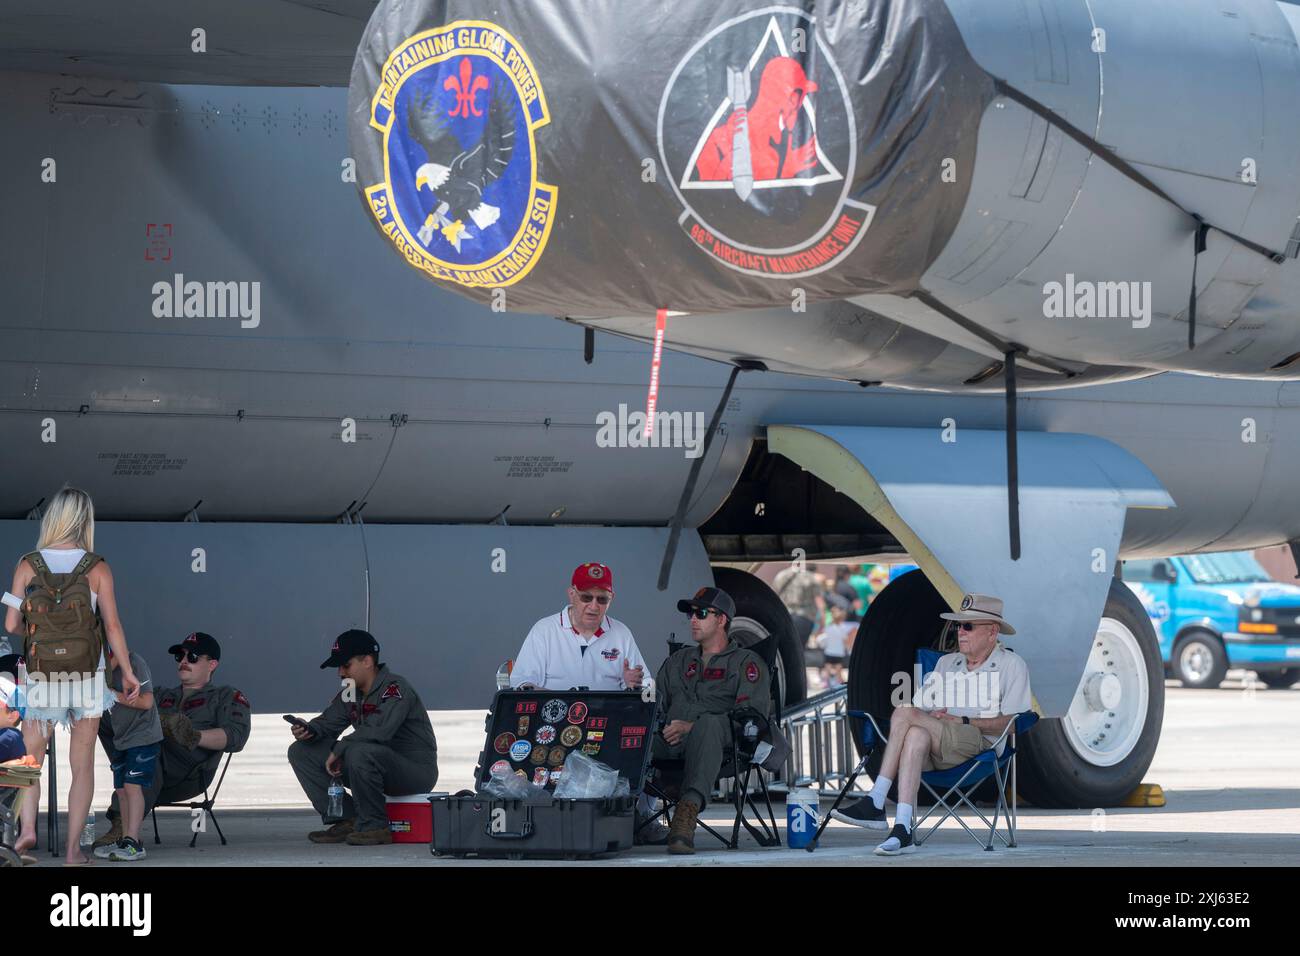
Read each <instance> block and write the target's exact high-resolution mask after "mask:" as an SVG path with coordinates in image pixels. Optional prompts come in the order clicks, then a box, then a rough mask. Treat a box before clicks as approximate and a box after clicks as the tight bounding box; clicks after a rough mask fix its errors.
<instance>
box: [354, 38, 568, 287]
mask: <svg viewBox="0 0 1300 956" xmlns="http://www.w3.org/2000/svg"><path fill="white" fill-rule="evenodd" d="M379 79H380V82H379V85H378V88H377V89H376V90H375V94H374V96H373V98H372V99H371V104H370V126H371V127H372V128H374V129H376V130H378V131H379V132H380V134H382V137H383V175H384V180H383V182H380V183H376V184H375V185H373V186H369V187H368V188H367V189H366V190H365V192H366V198H367V200H368V201H369V206H370V211H371V213H373V215H374V217H375V219H376V220H377V221H378V223H379V228H380V229H381V230H382V231H383V233H384V235H385V236H387V237H388V239H389V241H390V242H392V243H393V245H394V246H395V247H396V249H397V251H398V253H399V254H401V255H402V257H403V258H405V259H406V261H407V262H409V263H410V264H411V265H412V266H413V267H415V268H416V269H419V270H420V271H422V272H425V273H427V274H428V275H429V276H431V277H432V278H434V279H441V280H444V281H450V282H456V283H459V284H460V285H462V286H466V287H469V288H485V287H486V288H497V287H501V286H508V285H512V284H514V283H516V282H518V281H519V280H520V279H522V278H523V277H524V276H526V275H527V274H528V272H529V270H531V269H532V268H533V266H534V265H536V264H537V261H538V259H540V258H541V255H542V253H543V251H544V250H545V249H546V243H547V240H548V239H549V237H550V233H551V226H552V224H553V222H554V219H555V212H556V200H557V195H558V191H557V189H556V188H555V187H554V186H551V185H548V184H546V183H542V182H539V181H538V179H537V142H536V132H537V130H538V129H539V128H541V127H543V126H545V125H547V124H548V123H550V121H551V116H550V112H549V111H548V109H547V106H546V97H545V95H544V94H543V92H542V85H541V81H540V78H539V77H538V74H537V71H536V69H535V68H534V67H533V64H532V61H531V60H530V59H529V58H528V54H527V53H525V52H524V50H523V48H522V47H521V46H520V45H519V42H518V41H517V40H516V39H515V38H514V37H513V36H511V35H510V34H509V33H507V32H506V31H505V30H502V29H501V28H500V27H499V26H497V25H496V24H494V23H489V22H487V21H484V20H457V21H455V22H453V23H449V24H446V25H444V26H441V27H437V28H435V29H432V30H425V31H423V32H420V33H417V34H415V35H414V36H410V37H407V38H406V39H405V40H403V41H402V42H401V43H399V44H397V46H396V47H395V48H394V49H393V51H392V52H391V53H390V54H389V55H388V59H387V60H386V61H385V63H384V66H383V69H382V70H381V71H380V78H379Z"/></svg>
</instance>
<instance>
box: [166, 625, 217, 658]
mask: <svg viewBox="0 0 1300 956" xmlns="http://www.w3.org/2000/svg"><path fill="white" fill-rule="evenodd" d="M186 651H193V652H194V653H195V654H207V655H208V657H210V658H212V659H213V660H214V661H219V660H221V645H220V644H218V643H217V639H216V638H215V637H213V636H212V635H211V634H204V633H203V632H202V631H195V632H194V633H193V634H191V635H190V636H189V637H187V638H185V640H183V641H181V642H180V643H179V644H173V645H172V646H171V647H169V648H167V653H168V654H181V653H184V652H186Z"/></svg>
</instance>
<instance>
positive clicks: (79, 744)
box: [5, 487, 140, 866]
mask: <svg viewBox="0 0 1300 956" xmlns="http://www.w3.org/2000/svg"><path fill="white" fill-rule="evenodd" d="M36 547H37V550H36V551H34V552H32V553H31V554H29V555H25V556H24V557H23V558H22V559H21V560H20V561H19V562H18V567H17V568H16V569H15V570H14V579H13V584H12V585H11V587H10V588H9V590H10V591H11V592H12V593H13V594H15V595H18V596H19V597H24V598H25V600H24V611H19V610H18V609H17V608H12V607H11V608H9V610H8V612H7V613H6V615H5V630H6V631H8V632H9V633H10V634H16V635H17V634H21V635H30V634H31V633H32V631H31V629H29V627H28V624H29V623H32V622H33V621H40V620H41V619H42V617H43V614H42V613H41V612H42V610H43V609H48V610H55V607H54V606H53V605H51V604H50V603H49V600H48V599H49V595H50V593H51V588H49V587H48V583H49V582H50V581H51V580H53V581H54V582H55V583H56V584H61V585H63V586H67V588H68V591H69V593H72V592H73V591H74V587H73V581H74V578H73V575H74V573H75V572H79V573H77V577H76V580H79V579H80V577H82V576H84V579H85V582H86V583H87V584H89V591H90V612H91V613H92V614H97V616H98V621H99V622H100V623H102V631H101V632H100V633H102V634H103V636H104V637H105V638H106V639H107V642H108V646H109V647H111V648H112V651H113V656H114V658H115V659H116V660H117V661H118V662H120V666H121V667H122V699H124V700H127V701H134V700H135V699H136V698H137V697H138V696H139V694H140V682H139V681H138V680H136V677H135V673H134V672H133V671H132V670H131V665H130V653H129V651H128V650H127V646H126V635H125V634H124V633H123V631H122V622H121V619H120V618H119V617H118V614H117V599H116V597H115V595H114V593H113V573H112V571H110V570H109V567H108V562H107V561H104V560H103V559H102V558H100V557H99V556H98V555H96V554H95V553H94V547H95V507H94V505H93V504H92V503H91V500H90V496H89V495H88V494H86V493H85V492H84V491H81V490H80V489H78V488H70V487H65V488H63V489H62V490H60V491H59V493H58V494H57V495H55V496H54V500H53V501H51V502H50V506H49V508H48V509H47V510H46V512H45V517H44V518H42V519H41V535H40V540H39V542H38V543H37V545H36ZM54 591H55V592H56V594H57V598H58V602H57V603H61V600H62V597H63V594H62V592H61V590H60V589H58V588H55V589H54ZM42 602H44V604H43V605H42ZM65 613H66V612H65ZM91 623H92V624H93V621H92V622H91ZM33 626H34V628H35V632H36V633H37V635H38V636H39V634H40V633H41V632H40V625H39V624H35V625H33ZM55 653H63V651H55ZM28 665H29V666H28V670H29V672H31V671H33V670H34V669H35V666H36V665H35V664H34V661H33V660H29V661H28ZM103 668H104V659H103V656H102V654H101V655H100V658H99V663H98V668H97V669H96V670H94V671H93V672H92V671H85V672H81V673H80V674H76V675H73V674H69V675H63V674H60V675H58V678H59V679H58V680H57V681H55V680H41V681H36V680H33V678H32V677H29V679H28V684H27V694H26V696H27V703H28V706H27V708H26V712H25V716H24V720H23V740H24V743H25V744H26V746H27V752H28V753H29V754H31V755H32V756H33V757H35V758H36V759H37V760H39V761H44V759H45V744H46V739H47V738H48V736H49V735H50V734H51V733H53V732H54V725H55V724H62V725H63V726H64V727H67V728H69V731H70V735H71V741H70V743H69V746H68V759H69V761H70V763H71V764H72V785H71V787H70V788H69V790H68V828H67V829H68V842H67V853H66V857H65V860H64V862H65V865H70V866H84V865H86V864H88V863H89V862H90V859H89V857H87V856H86V855H85V854H84V853H82V852H81V847H80V845H79V837H80V835H81V826H80V825H79V824H80V821H84V820H85V819H86V814H87V812H88V811H89V810H90V801H91V798H92V796H93V793H94V789H95V740H96V737H97V735H98V731H99V718H100V716H101V715H102V714H104V713H105V712H106V711H107V710H108V709H109V708H110V707H111V706H112V705H113V699H114V698H113V694H112V692H111V691H110V690H109V689H108V686H107V684H106V683H105V680H104V670H103ZM33 796H34V797H35V798H36V799H29V800H27V801H26V803H25V804H24V806H23V810H22V831H21V833H20V834H19V837H18V841H17V843H16V844H15V849H16V850H18V852H20V853H23V852H26V851H27V850H29V849H31V848H32V847H34V846H35V845H36V812H37V807H38V804H39V802H40V799H39V797H40V794H39V791H37V792H36V793H33Z"/></svg>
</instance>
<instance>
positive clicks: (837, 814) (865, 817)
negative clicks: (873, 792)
mask: <svg viewBox="0 0 1300 956" xmlns="http://www.w3.org/2000/svg"><path fill="white" fill-rule="evenodd" d="M831 819H833V820H839V821H840V822H841V823H849V824H852V825H853V826H855V827H866V828H867V829H868V830H888V829H889V821H888V820H887V819H885V811H884V809H883V808H880V807H877V806H876V804H875V801H874V800H872V799H871V798H870V797H863V798H862V799H861V800H859V801H858V802H857V803H853V804H849V805H848V806H847V807H846V806H843V805H841V806H840V808H839V809H838V810H833V811H831Z"/></svg>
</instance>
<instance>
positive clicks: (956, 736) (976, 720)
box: [833, 594, 1033, 856]
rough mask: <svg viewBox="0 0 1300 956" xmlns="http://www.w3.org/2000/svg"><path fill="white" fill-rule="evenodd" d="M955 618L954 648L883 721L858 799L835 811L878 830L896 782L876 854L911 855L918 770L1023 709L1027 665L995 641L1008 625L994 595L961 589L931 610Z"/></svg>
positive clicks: (969, 751)
mask: <svg viewBox="0 0 1300 956" xmlns="http://www.w3.org/2000/svg"><path fill="white" fill-rule="evenodd" d="M939 616H940V617H941V618H943V619H944V620H948V621H953V622H955V623H956V630H957V647H958V650H956V651H955V652H953V653H951V654H945V655H944V656H943V657H941V658H939V662H938V663H937V664H936V665H935V668H934V670H933V671H932V672H931V673H930V674H929V675H927V677H926V679H925V682H924V684H923V685H922V686H921V687H919V688H917V689H916V693H915V694H914V695H913V696H912V706H910V707H898V708H896V709H895V710H894V712H893V714H892V716H891V717H890V721H889V743H888V744H887V745H886V747H885V755H884V757H883V758H882V760H881V764H880V773H879V774H878V775H877V776H876V779H875V785H874V786H873V787H872V789H871V792H870V793H869V794H868V795H867V796H866V798H864V799H862V800H859V801H858V802H857V803H855V804H853V805H852V806H850V807H846V808H844V809H841V810H836V811H835V813H834V814H833V816H834V817H835V819H837V820H841V821H843V822H845V823H851V824H853V825H854V826H860V827H867V828H869V829H873V830H884V829H886V828H888V826H889V823H888V820H887V819H886V817H885V796H886V794H888V793H889V788H890V787H891V786H892V785H893V783H894V780H895V779H897V780H898V810H897V813H896V814H895V817H894V828H893V830H892V831H891V832H890V834H889V836H888V838H886V840H885V841H884V842H883V843H881V844H880V845H879V846H878V847H876V851H875V852H876V853H877V854H879V855H881V856H897V855H899V854H902V853H912V852H914V851H915V850H916V845H915V844H914V843H913V842H912V812H913V808H914V807H915V806H916V795H917V791H918V790H919V789H920V786H921V774H922V773H923V772H924V771H927V770H947V769H949V768H950V767H955V766H957V765H958V764H962V763H965V762H966V761H967V760H969V759H971V758H972V757H974V756H976V755H977V754H979V753H980V752H981V751H983V750H987V749H988V748H989V747H991V746H992V745H993V743H994V742H995V741H996V740H997V738H998V736H999V735H1000V734H1001V733H1002V731H1003V730H1005V729H1006V726H1007V721H1008V720H1009V719H1010V718H1012V717H1014V716H1015V715H1016V714H1019V713H1023V712H1024V711H1027V710H1029V709H1030V708H1031V707H1032V705H1033V697H1032V695H1031V692H1030V689H1029V668H1028V667H1027V666H1025V662H1024V660H1023V659H1022V658H1021V657H1020V656H1019V655H1017V654H1016V653H1015V652H1013V651H1012V650H1010V649H1009V648H1006V647H1003V646H1002V642H1001V641H999V640H998V636H999V635H1000V634H1014V633H1016V629H1015V628H1014V627H1012V626H1011V624H1010V623H1008V622H1007V620H1006V618H1004V617H1003V616H1002V601H1001V600H999V599H998V598H995V597H992V596H991V595H988V594H967V595H966V596H965V597H964V598H962V602H961V608H960V610H957V611H952V612H947V613H944V614H940V615H939Z"/></svg>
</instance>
